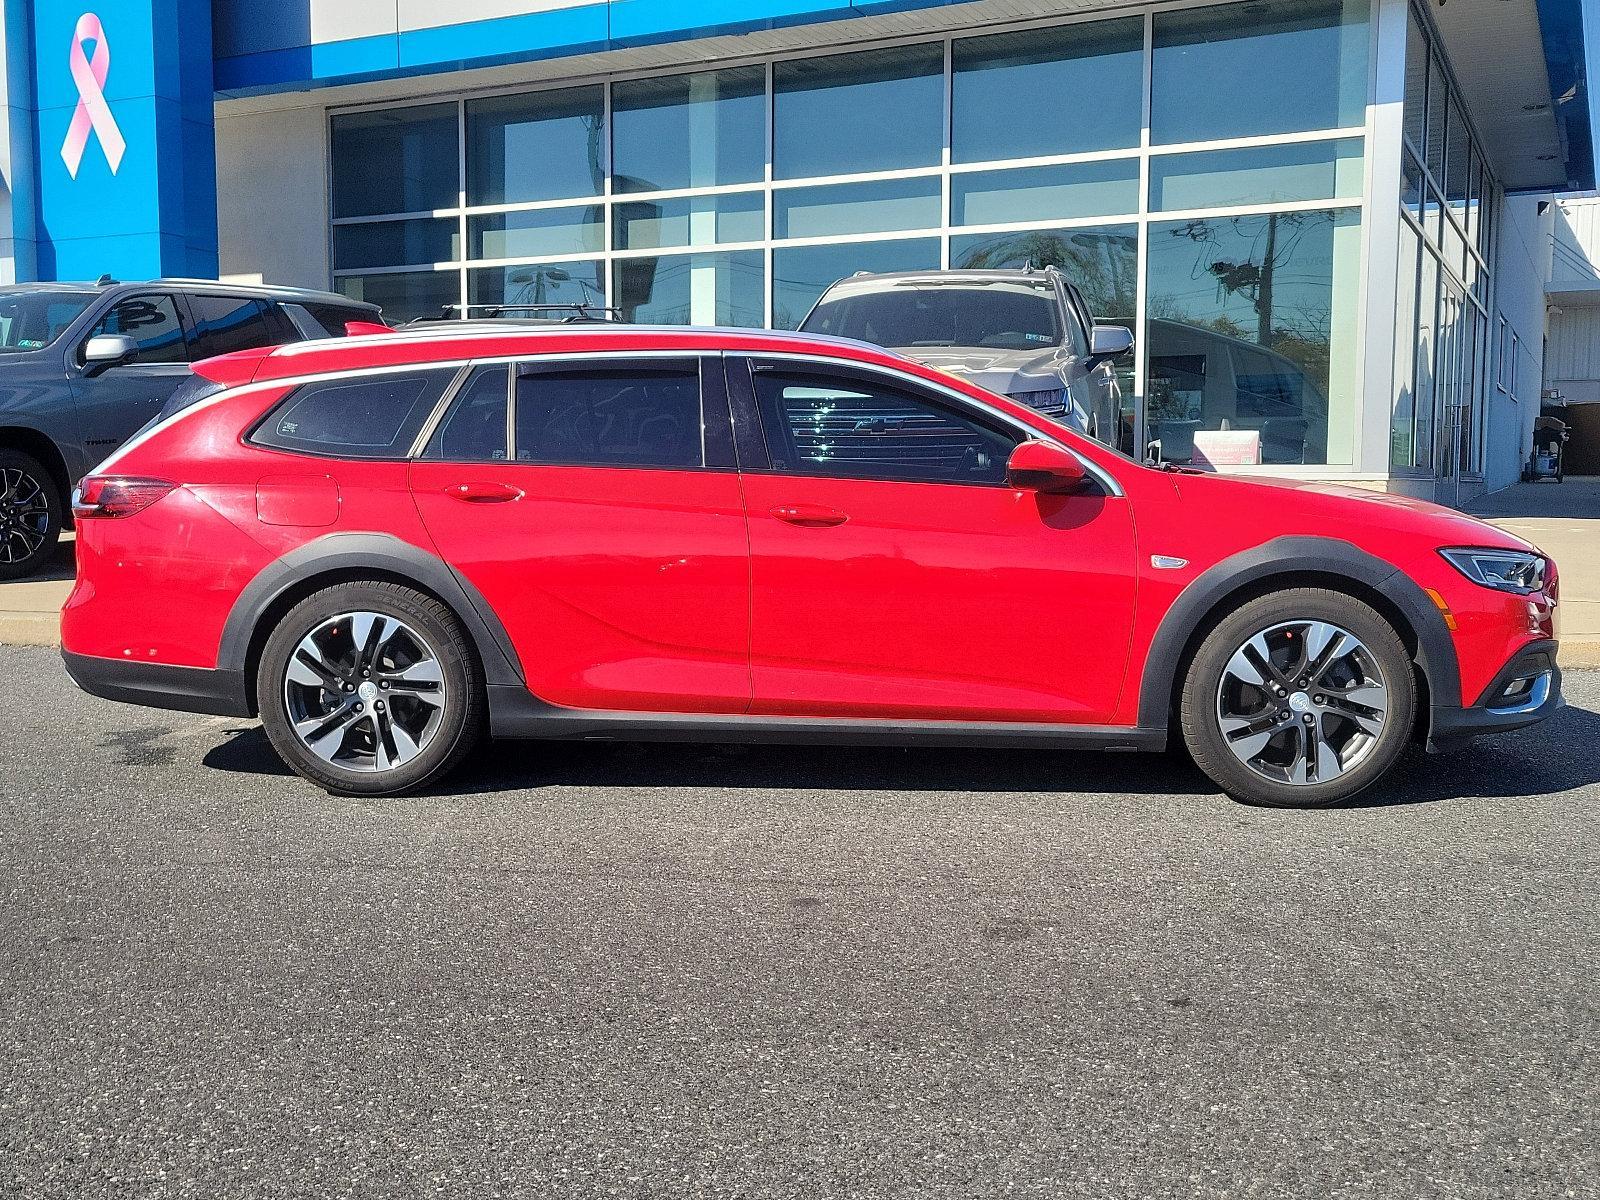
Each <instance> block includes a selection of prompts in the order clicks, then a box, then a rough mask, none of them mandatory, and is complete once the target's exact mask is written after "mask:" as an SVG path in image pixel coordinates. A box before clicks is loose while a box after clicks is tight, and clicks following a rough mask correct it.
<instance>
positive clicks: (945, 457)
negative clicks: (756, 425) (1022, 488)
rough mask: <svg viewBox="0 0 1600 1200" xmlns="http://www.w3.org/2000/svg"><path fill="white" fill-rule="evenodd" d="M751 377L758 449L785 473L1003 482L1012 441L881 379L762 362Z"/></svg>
mask: <svg viewBox="0 0 1600 1200" xmlns="http://www.w3.org/2000/svg"><path fill="white" fill-rule="evenodd" d="M752 375H753V379H754V383H755V392H756V402H757V404H758V406H759V407H760V410H761V422H762V426H763V428H764V430H765V432H766V440H767V452H768V454H769V455H770V457H771V459H772V467H773V470H775V471H778V472H779V473H781V474H785V475H820V476H827V477H832V478H837V479H880V480H890V481H897V482H905V483H968V484H1003V483H1004V482H1005V479H1006V463H1007V462H1008V461H1009V459H1010V457H1011V451H1012V450H1014V449H1015V448H1016V446H1017V444H1018V441H1019V440H1020V439H1018V438H1017V437H1015V436H1014V435H1012V434H1009V433H1005V432H1002V431H1001V430H999V429H997V428H995V427H992V426H990V425H988V424H986V423H984V422H981V421H979V420H977V419H975V418H973V417H970V416H968V415H967V414H966V413H963V412H961V411H959V410H958V409H957V408H956V407H955V406H954V405H949V404H945V403H943V402H941V401H938V400H935V399H933V398H931V397H928V396H924V395H922V394H920V393H918V392H916V391H914V390H913V389H912V388H910V387H901V386H898V385H896V384H894V383H892V382H889V381H882V382H880V381H878V380H876V379H871V378H868V377H865V376H857V375H854V374H850V375H843V374H840V375H835V374H831V373H827V372H812V371H807V370H805V369H804V368H790V367H788V366H783V365H777V364H765V363H758V364H755V369H754V371H753V372H752Z"/></svg>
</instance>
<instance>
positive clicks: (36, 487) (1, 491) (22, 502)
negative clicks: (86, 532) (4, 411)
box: [0, 449, 67, 583]
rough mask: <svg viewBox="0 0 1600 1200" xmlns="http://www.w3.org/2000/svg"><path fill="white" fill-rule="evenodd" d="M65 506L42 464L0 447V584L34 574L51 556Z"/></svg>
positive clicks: (56, 485) (17, 452)
mask: <svg viewBox="0 0 1600 1200" xmlns="http://www.w3.org/2000/svg"><path fill="white" fill-rule="evenodd" d="M66 507H67V506H66V497H65V496H63V495H62V494H61V487H60V485H59V484H57V483H56V480H55V476H53V475H51V474H50V472H49V471H48V470H46V469H45V467H44V464H43V463H41V462H40V461H39V460H38V459H36V458H34V457H33V456H32V455H31V454H24V453H23V452H22V451H20V450H6V449H0V583H3V582H5V581H7V580H11V579H25V578H27V577H28V576H29V575H33V574H36V573H38V572H39V571H40V570H42V569H43V568H44V566H45V565H46V564H47V563H48V562H49V561H50V560H51V558H52V557H54V555H55V552H56V546H57V545H58V544H59V543H60V541H61V526H62V523H63V522H64V521H65V520H66Z"/></svg>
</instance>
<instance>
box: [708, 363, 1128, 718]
mask: <svg viewBox="0 0 1600 1200" xmlns="http://www.w3.org/2000/svg"><path fill="white" fill-rule="evenodd" d="M728 378H729V381H730V385H731V388H732V391H733V393H734V396H735V401H736V404H737V405H741V406H742V411H739V413H738V417H737V419H736V425H737V428H738V429H739V431H740V442H739V448H740V456H741V462H742V463H743V464H744V466H745V471H744V484H745V498H746V503H747V505H748V511H749V516H750V550H751V564H750V566H751V581H752V588H753V590H752V596H751V611H752V626H751V674H752V678H753V684H754V689H755V698H754V703H753V705H752V708H751V711H752V712H753V713H759V714H767V715H787V716H819V717H824V716H826V717H871V718H887V717H895V718H905V719H920V720H967V721H996V722H1051V723H1062V724H1074V725H1093V724H1102V723H1105V722H1107V721H1109V720H1110V719H1111V717H1112V714H1113V713H1114V712H1115V710H1116V707H1117V700H1118V696H1119V694H1120V691H1121V688H1122V686H1123V676H1124V672H1125V670H1126V667H1127V661H1128V637H1129V632H1130V630H1131V628H1132V623H1133V605H1134V589H1135V569H1134V531H1133V522H1132V518H1131V515H1130V512H1129V506H1128V502H1127V500H1126V498H1125V497H1123V496H1121V495H1118V494H1115V488H1114V487H1112V486H1097V487H1096V488H1094V489H1093V490H1091V491H1089V492H1086V493H1084V494H1082V495H1074V496H1044V495H1039V494H1036V493H1032V492H1020V491H1017V490H1015V489H1013V488H1011V487H1009V486H1007V485H1006V482H1005V480H1006V462H1007V459H1008V458H1009V456H1010V452H1011V450H1012V449H1013V448H1014V447H1015V446H1016V445H1017V444H1018V443H1019V442H1020V441H1022V440H1024V439H1025V438H1026V436H1027V435H1026V433H1025V432H1022V431H1019V430H1018V429H1017V428H1016V427H1014V426H1010V425H1009V424H1008V423H1007V422H1006V421H1005V420H1004V418H998V417H994V416H993V415H992V414H991V415H988V416H986V415H984V414H983V413H982V412H981V411H980V410H976V409H972V408H969V407H966V406H964V405H962V404H961V403H960V402H959V401H954V400H953V399H952V398H951V397H949V396H947V395H946V394H944V393H942V392H940V391H938V390H936V389H931V388H927V387H924V386H922V385H920V384H918V383H917V382H916V381H913V380H910V379H908V378H906V377H904V376H901V375H900V374H899V373H898V372H889V371H887V370H885V371H881V372H880V371H878V370H875V369H865V368H861V369H858V368H853V367H848V366H840V365H836V364H825V363H822V362H818V361H815V360H806V359H804V358H793V359H779V358H773V359H745V358H739V357H730V359H729V372H728Z"/></svg>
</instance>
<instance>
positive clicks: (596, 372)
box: [515, 360, 705, 468]
mask: <svg viewBox="0 0 1600 1200" xmlns="http://www.w3.org/2000/svg"><path fill="white" fill-rule="evenodd" d="M515 453H516V459H517V461H518V462H522V463H539V464H545V465H567V466H595V467H679V468H689V467H699V466H702V465H704V463H705V449H704V445H703V438H702V435H701V411H700V368H699V364H698V363H696V362H694V361H692V360H688V361H683V362H675V361H674V362H660V363H657V362H650V363H627V364H616V365H608V366H605V367H583V368H577V369H571V370H567V369H561V370H545V369H542V368H539V369H525V370H524V372H523V373H522V375H521V376H520V377H519V378H518V380H517V414H516V448H515Z"/></svg>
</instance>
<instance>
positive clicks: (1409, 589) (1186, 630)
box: [1139, 537, 1461, 729]
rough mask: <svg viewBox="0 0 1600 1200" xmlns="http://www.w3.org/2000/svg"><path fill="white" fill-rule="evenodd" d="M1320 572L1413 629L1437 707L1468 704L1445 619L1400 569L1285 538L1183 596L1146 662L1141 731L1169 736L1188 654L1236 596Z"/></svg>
mask: <svg viewBox="0 0 1600 1200" xmlns="http://www.w3.org/2000/svg"><path fill="white" fill-rule="evenodd" d="M1302 572H1313V573H1316V574H1321V575H1338V576H1343V577H1345V578H1347V579H1351V580H1354V581H1355V582H1357V583H1360V584H1363V585H1365V586H1366V587H1369V588H1371V589H1373V590H1374V591H1376V592H1377V593H1378V594H1379V595H1381V596H1383V597H1384V599H1386V600H1387V601H1389V603H1390V604H1392V605H1393V606H1394V607H1395V609H1397V610H1398V611H1399V613H1400V615H1401V616H1402V617H1403V618H1404V619H1405V621H1406V622H1407V624H1409V625H1410V626H1411V632H1412V634H1413V635H1414V636H1415V638H1416V642H1417V665H1418V666H1419V667H1421V668H1422V673H1423V675H1424V676H1425V677H1426V678H1427V681H1428V690H1429V693H1430V699H1431V702H1432V704H1433V706H1434V707H1441V706H1449V707H1458V706H1459V705H1460V703H1461V669H1460V664H1459V662H1458V660H1457V658H1456V647H1455V642H1454V641H1452V640H1451V637H1450V630H1449V628H1448V627H1446V625H1445V623H1444V616H1443V614H1442V613H1440V611H1439V609H1438V607H1437V606H1435V605H1434V603H1433V601H1431V600H1429V599H1428V596H1427V593H1426V592H1424V591H1423V590H1422V588H1420V587H1419V586H1418V585H1417V584H1416V583H1415V582H1414V581H1413V580H1412V579H1411V578H1410V576H1408V575H1406V574H1405V573H1404V572H1403V571H1401V570H1400V568H1398V567H1396V566H1395V565H1394V564H1393V563H1389V562H1385V561H1384V560H1383V559H1381V558H1378V557H1377V556H1375V555H1372V554H1369V553H1367V552H1366V551H1365V550H1362V549H1360V548H1359V547H1357V546H1354V545H1352V544H1351V543H1349V542H1346V541H1341V540H1339V539H1338V538H1327V537H1280V538H1274V539H1273V540H1272V541H1270V542H1265V543H1263V544H1262V545H1260V546H1256V547H1254V548H1253V549H1250V550H1243V551H1240V552H1239V553H1238V554H1235V555H1233V556H1232V557H1230V558H1225V559H1223V560H1222V561H1221V562H1219V563H1217V564H1216V566H1214V567H1212V568H1211V569H1210V570H1208V571H1206V572H1204V573H1203V574H1201V575H1200V576H1199V577H1198V578H1196V579H1195V580H1193V581H1192V582H1191V583H1190V584H1189V586H1188V587H1186V588H1184V589H1183V591H1182V592H1180V593H1179V594H1178V598H1177V599H1176V600H1175V601H1174V602H1173V604H1172V607H1171V608H1170V609H1168V610H1167V615H1166V616H1165V617H1163V618H1162V620H1161V624H1160V626H1159V627H1158V628H1157V629H1156V634H1155V637H1154V638H1153V639H1152V640H1151V643H1150V650H1149V653H1148V654H1147V655H1146V656H1145V668H1144V675H1143V677H1142V678H1141V680H1140V685H1139V724H1140V726H1141V727H1145V728H1151V729H1166V728H1167V727H1168V725H1169V724H1170V722H1169V714H1170V712H1171V706H1172V696H1173V690H1174V688H1175V687H1176V685H1177V675H1178V668H1179V666H1180V665H1181V663H1182V661H1183V653H1184V649H1185V648H1186V647H1187V646H1188V644H1189V641H1190V639H1191V638H1192V637H1193V636H1194V634H1195V631H1196V630H1198V629H1199V628H1200V627H1201V625H1202V624H1203V623H1205V622H1206V621H1207V619H1208V618H1209V617H1210V616H1211V615H1212V614H1213V613H1214V612H1215V611H1216V608H1217V605H1218V604H1219V603H1221V601H1222V600H1223V599H1224V598H1225V597H1226V596H1227V595H1228V594H1229V593H1230V592H1233V591H1236V590H1237V589H1239V588H1241V587H1247V586H1249V585H1250V584H1253V583H1258V582H1260V581H1262V580H1265V579H1271V578H1272V577H1273V576H1275V575H1293V574H1296V573H1302Z"/></svg>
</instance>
